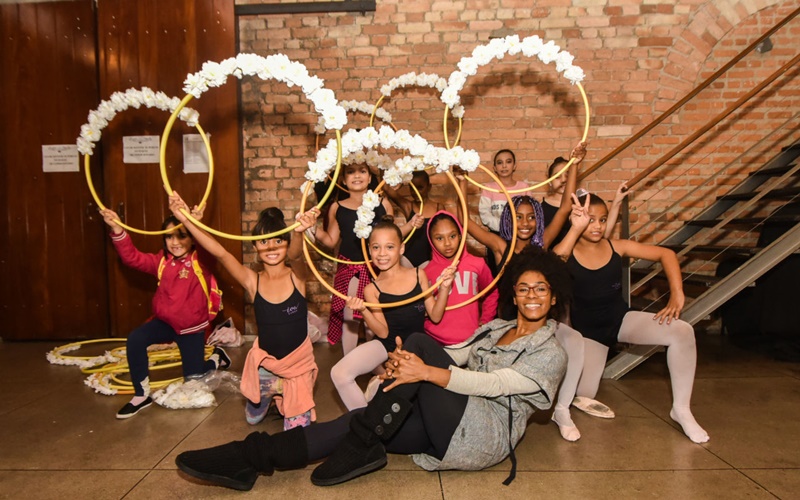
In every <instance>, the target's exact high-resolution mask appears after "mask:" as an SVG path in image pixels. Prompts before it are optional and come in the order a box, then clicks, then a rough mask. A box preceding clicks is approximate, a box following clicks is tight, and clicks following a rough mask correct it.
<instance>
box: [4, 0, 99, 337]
mask: <svg viewBox="0 0 800 500" xmlns="http://www.w3.org/2000/svg"><path fill="white" fill-rule="evenodd" d="M92 4H93V2H92V1H91V0H85V1H71V2H54V3H36V4H4V5H0V33H2V36H0V67H1V68H2V70H0V95H2V96H3V97H2V111H0V144H2V148H1V150H0V162H2V168H0V211H1V212H2V213H3V217H0V235H2V239H0V283H2V285H0V302H1V304H0V325H2V326H0V337H2V338H3V339H67V338H92V337H102V336H104V335H105V334H106V331H107V324H108V302H107V297H108V296H107V290H106V265H105V261H106V257H105V243H104V239H105V236H104V229H103V227H104V224H103V221H102V219H100V218H99V217H98V214H97V212H96V208H95V207H94V204H93V202H92V198H91V196H90V194H89V190H88V189H87V188H86V183H85V181H84V177H83V172H82V170H81V171H79V172H57V173H56V172H52V173H44V172H43V170H42V145H57V144H75V140H76V138H77V137H78V134H79V132H80V126H81V124H83V123H84V122H85V121H86V116H87V113H88V111H89V110H90V109H92V108H94V107H95V106H96V105H97V94H98V90H97V81H96V71H97V68H96V58H95V25H94V13H93V11H92ZM76 160H77V158H76Z"/></svg>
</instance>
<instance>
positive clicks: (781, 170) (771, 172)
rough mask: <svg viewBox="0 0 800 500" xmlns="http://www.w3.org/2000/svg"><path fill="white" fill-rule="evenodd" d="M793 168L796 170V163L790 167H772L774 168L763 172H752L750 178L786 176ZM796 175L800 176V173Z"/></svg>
mask: <svg viewBox="0 0 800 500" xmlns="http://www.w3.org/2000/svg"><path fill="white" fill-rule="evenodd" d="M792 168H794V163H790V164H789V165H783V166H780V167H772V168H765V169H762V170H755V171H753V172H750V177H753V176H756V175H767V176H777V175H781V174H785V173H786V172H788V171H789V170H791V169H792ZM795 175H800V172H797V173H795Z"/></svg>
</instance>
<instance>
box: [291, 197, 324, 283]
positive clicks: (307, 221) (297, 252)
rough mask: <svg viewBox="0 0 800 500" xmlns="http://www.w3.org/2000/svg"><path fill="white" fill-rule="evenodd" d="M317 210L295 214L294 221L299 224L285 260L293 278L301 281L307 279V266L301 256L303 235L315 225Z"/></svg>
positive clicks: (303, 257) (314, 208) (315, 208)
mask: <svg viewBox="0 0 800 500" xmlns="http://www.w3.org/2000/svg"><path fill="white" fill-rule="evenodd" d="M318 216H319V209H318V208H317V207H313V208H312V209H311V210H309V211H308V212H306V213H303V214H297V217H295V220H297V222H299V223H300V225H299V226H297V227H296V228H295V230H294V233H295V234H294V237H293V238H292V239H291V240H290V242H289V249H288V251H287V253H286V260H288V261H289V265H290V266H291V268H292V272H294V274H295V276H297V278H298V279H300V280H301V281H306V280H307V279H308V264H307V263H306V260H305V256H304V255H303V233H304V232H305V231H306V230H309V229H311V228H313V227H315V226H316V225H317V217H318Z"/></svg>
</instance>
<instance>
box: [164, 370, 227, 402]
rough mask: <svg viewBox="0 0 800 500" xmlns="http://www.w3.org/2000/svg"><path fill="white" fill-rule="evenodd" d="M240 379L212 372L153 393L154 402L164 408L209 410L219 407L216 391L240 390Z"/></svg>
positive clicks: (215, 371)
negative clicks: (212, 407) (209, 408)
mask: <svg viewBox="0 0 800 500" xmlns="http://www.w3.org/2000/svg"><path fill="white" fill-rule="evenodd" d="M239 382H240V377H239V376H238V375H237V374H235V373H232V372H228V371H220V370H212V371H210V372H208V373H205V374H203V375H199V376H197V377H193V378H190V379H189V380H187V381H185V382H174V383H172V384H170V385H168V386H167V387H165V388H163V389H160V390H158V391H156V392H155V393H153V396H152V397H153V401H155V402H156V403H157V404H159V405H160V406H163V407H164V408H170V409H173V410H177V409H184V408H208V407H210V406H217V399H216V398H215V397H214V391H216V390H219V389H222V390H227V391H234V392H235V391H238V390H239Z"/></svg>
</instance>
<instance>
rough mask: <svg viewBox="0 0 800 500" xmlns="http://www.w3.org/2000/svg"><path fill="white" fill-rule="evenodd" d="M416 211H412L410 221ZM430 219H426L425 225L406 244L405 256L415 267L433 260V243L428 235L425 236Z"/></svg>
mask: <svg viewBox="0 0 800 500" xmlns="http://www.w3.org/2000/svg"><path fill="white" fill-rule="evenodd" d="M414 215H415V214H414V211H413V210H412V211H411V216H410V217H409V218H408V220H411V218H412V217H414ZM430 220H431V219H430V218H427V219H425V224H424V225H423V226H422V227H421V228H419V229H416V230H415V231H414V234H413V235H411V238H409V239H408V242H407V243H406V251H405V252H403V256H404V257H405V258H406V259H408V260H409V262H411V264H412V265H413V266H414V267H419V266H421V265H422V264H424V263H425V262H428V261H429V260H431V242H430V241H428V235H427V234H425V228H427V227H428V221H430Z"/></svg>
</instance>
